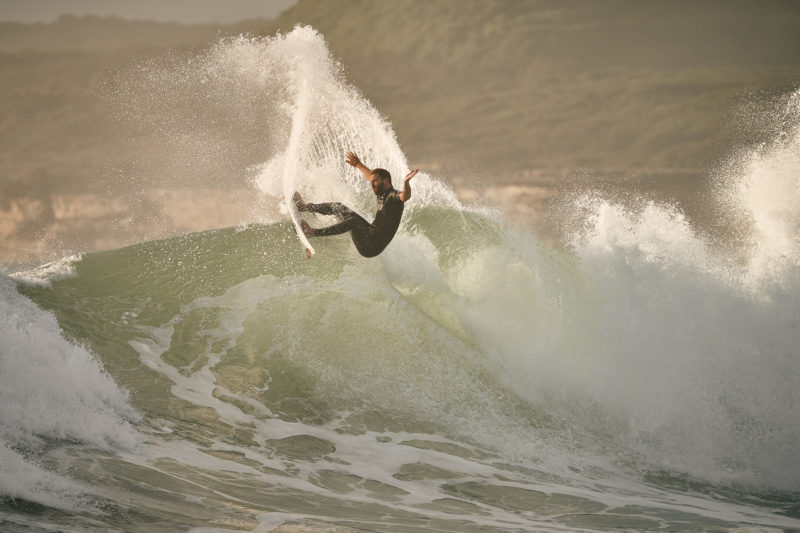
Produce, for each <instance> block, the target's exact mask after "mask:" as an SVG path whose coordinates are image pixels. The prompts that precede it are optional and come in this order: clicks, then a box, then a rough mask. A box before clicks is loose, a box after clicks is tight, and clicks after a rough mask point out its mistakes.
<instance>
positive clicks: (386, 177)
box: [372, 168, 392, 183]
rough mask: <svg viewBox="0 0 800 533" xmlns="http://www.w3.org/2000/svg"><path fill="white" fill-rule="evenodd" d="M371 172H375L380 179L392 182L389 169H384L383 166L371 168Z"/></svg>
mask: <svg viewBox="0 0 800 533" xmlns="http://www.w3.org/2000/svg"><path fill="white" fill-rule="evenodd" d="M372 173H373V174H377V175H378V177H379V178H381V179H384V180H389V183H391V182H392V175H391V174H389V171H388V170H386V169H385V168H373V169H372Z"/></svg>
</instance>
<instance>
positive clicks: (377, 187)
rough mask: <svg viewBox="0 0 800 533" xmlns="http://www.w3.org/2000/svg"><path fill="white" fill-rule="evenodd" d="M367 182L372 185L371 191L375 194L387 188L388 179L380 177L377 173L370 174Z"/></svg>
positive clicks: (381, 192)
mask: <svg viewBox="0 0 800 533" xmlns="http://www.w3.org/2000/svg"><path fill="white" fill-rule="evenodd" d="M369 182H370V184H371V185H372V192H374V193H375V196H378V195H381V194H383V193H384V192H386V190H387V189H388V188H389V183H390V181H389V180H387V179H385V178H381V177H380V176H378V175H377V174H373V175H372V176H370V178H369Z"/></svg>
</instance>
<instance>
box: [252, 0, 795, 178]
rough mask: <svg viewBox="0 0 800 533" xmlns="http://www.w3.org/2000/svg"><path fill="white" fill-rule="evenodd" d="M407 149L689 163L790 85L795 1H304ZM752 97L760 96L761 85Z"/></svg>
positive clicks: (704, 156)
mask: <svg viewBox="0 0 800 533" xmlns="http://www.w3.org/2000/svg"><path fill="white" fill-rule="evenodd" d="M298 22H300V23H304V24H310V25H311V26H313V27H315V28H318V29H319V30H320V31H321V32H322V34H323V35H325V37H326V38H327V40H328V41H329V43H330V46H331V48H332V50H333V52H334V54H335V55H336V56H338V57H340V58H341V59H342V62H343V63H344V65H345V66H346V67H347V69H348V72H349V74H350V76H351V78H352V80H353V81H354V83H355V85H356V86H357V87H359V88H361V89H362V90H363V91H364V92H365V93H366V95H367V97H368V98H369V99H370V100H371V101H372V102H374V103H375V104H376V105H377V106H378V108H379V109H381V111H383V112H384V113H385V114H386V115H387V116H388V117H389V118H390V119H391V120H392V122H393V123H394V125H395V127H396V130H397V133H398V138H399V139H400V140H401V142H402V143H403V146H404V147H405V148H406V149H407V153H408V154H409V156H410V157H411V159H414V160H418V159H429V160H438V159H441V158H442V157H443V156H450V157H453V158H454V159H462V158H464V157H468V158H470V159H473V162H474V163H477V164H479V165H480V166H481V167H483V168H487V169H496V168H499V169H500V170H520V169H524V168H530V167H545V168H547V167H549V168H552V167H561V168H575V167H586V168H632V167H640V168H648V167H649V168H653V167H656V168H664V167H670V168H674V167H682V168H686V167H689V168H702V167H705V166H706V165H708V164H709V163H710V162H711V161H713V160H714V159H715V158H716V157H717V156H718V155H719V153H720V151H721V150H724V149H725V148H726V147H727V145H728V144H729V143H730V141H731V139H726V138H721V137H720V136H721V134H722V133H723V132H724V130H725V123H726V120H727V116H726V115H727V113H729V112H730V111H731V108H732V106H733V107H735V106H737V105H738V104H739V103H740V102H741V99H742V98H743V96H746V95H748V94H756V93H760V92H762V91H766V92H769V93H771V94H774V93H780V92H783V91H786V90H788V89H789V88H791V87H794V86H796V85H797V84H798V83H800V31H798V28H800V3H798V2H793V1H766V2H753V1H736V0H705V1H703V2H696V1H693V0H673V1H669V2H659V1H639V0H604V1H602V2H597V1H595V0H570V1H562V0H437V1H434V2H426V1H418V0H397V1H392V2H371V1H369V0H360V1H353V0H331V1H327V2H315V1H305V0H301V1H300V2H299V3H298V4H297V5H296V6H294V7H293V8H291V9H289V10H287V11H285V12H284V13H283V14H282V15H281V16H280V17H279V18H278V20H277V21H276V23H275V24H270V25H268V26H267V27H265V28H264V29H263V30H262V31H263V33H271V32H272V31H273V30H274V28H275V27H277V28H279V29H281V30H284V31H286V30H288V29H290V28H291V27H292V26H293V25H294V24H296V23H298ZM759 97H763V95H759Z"/></svg>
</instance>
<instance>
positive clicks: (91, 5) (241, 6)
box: [0, 0, 296, 24]
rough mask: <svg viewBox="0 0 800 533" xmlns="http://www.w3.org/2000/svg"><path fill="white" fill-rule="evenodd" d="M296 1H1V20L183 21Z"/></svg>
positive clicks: (230, 18)
mask: <svg viewBox="0 0 800 533" xmlns="http://www.w3.org/2000/svg"><path fill="white" fill-rule="evenodd" d="M295 2H296V0H0V21H18V22H50V21H52V20H54V19H55V18H57V17H58V16H59V15H62V14H72V15H99V16H116V17H123V18H136V19H147V20H160V21H177V22H183V23H189V24H190V23H199V22H221V23H228V22H235V21H237V20H242V19H246V18H255V17H265V18H273V17H275V16H276V15H277V14H278V13H280V12H281V11H283V10H284V9H286V8H287V7H289V6H291V5H292V4H294V3H295Z"/></svg>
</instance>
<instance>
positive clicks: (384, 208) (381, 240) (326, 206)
mask: <svg viewBox="0 0 800 533" xmlns="http://www.w3.org/2000/svg"><path fill="white" fill-rule="evenodd" d="M347 163H348V164H350V165H351V166H353V167H355V168H357V169H358V170H360V171H361V173H362V174H364V177H365V178H367V180H368V181H369V182H370V185H372V192H374V193H375V196H376V197H377V199H378V211H377V212H376V213H375V220H374V221H373V222H372V224H370V223H369V222H367V221H366V220H365V219H364V218H363V217H361V216H360V215H358V214H357V213H356V212H354V211H353V210H352V209H350V208H349V207H347V206H346V205H344V204H342V203H339V202H328V203H323V204H312V203H310V202H308V203H307V202H304V201H303V199H302V198H301V197H300V193H297V192H296V193H294V202H295V205H297V210H298V211H300V212H304V211H308V212H309V213H319V214H321V215H336V216H338V217H339V218H341V219H342V221H341V222H339V223H337V224H334V225H332V226H328V227H325V228H318V229H315V228H312V227H311V226H310V225H309V224H308V222H306V221H305V220H302V221H301V222H300V225H301V227H302V228H303V233H305V234H306V236H307V237H309V238H311V237H326V236H328V235H340V234H342V233H347V232H348V231H349V232H350V236H351V237H352V238H353V244H354V245H355V246H356V250H358V253H360V254H361V255H363V256H364V257H375V256H376V255H378V254H380V253H381V252H382V251H383V250H384V249H385V248H386V247H387V246H388V245H389V243H390V242H391V240H392V238H393V237H394V234H395V233H397V228H398V226H399V225H400V217H402V215H403V206H404V203H405V202H406V201H407V200H408V199H409V198H411V184H410V181H411V178H413V177H414V176H415V175H416V174H417V172H418V170H419V169H414V170H412V171H411V172H409V173H408V175H406V177H405V178H404V179H403V190H402V191H398V190H397V189H395V188H394V187H392V176H391V174H389V172H388V171H387V170H385V169H382V168H376V169H370V168H368V167H367V166H366V165H364V163H362V162H361V160H360V159H359V158H358V156H357V155H356V154H355V153H353V152H347Z"/></svg>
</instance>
